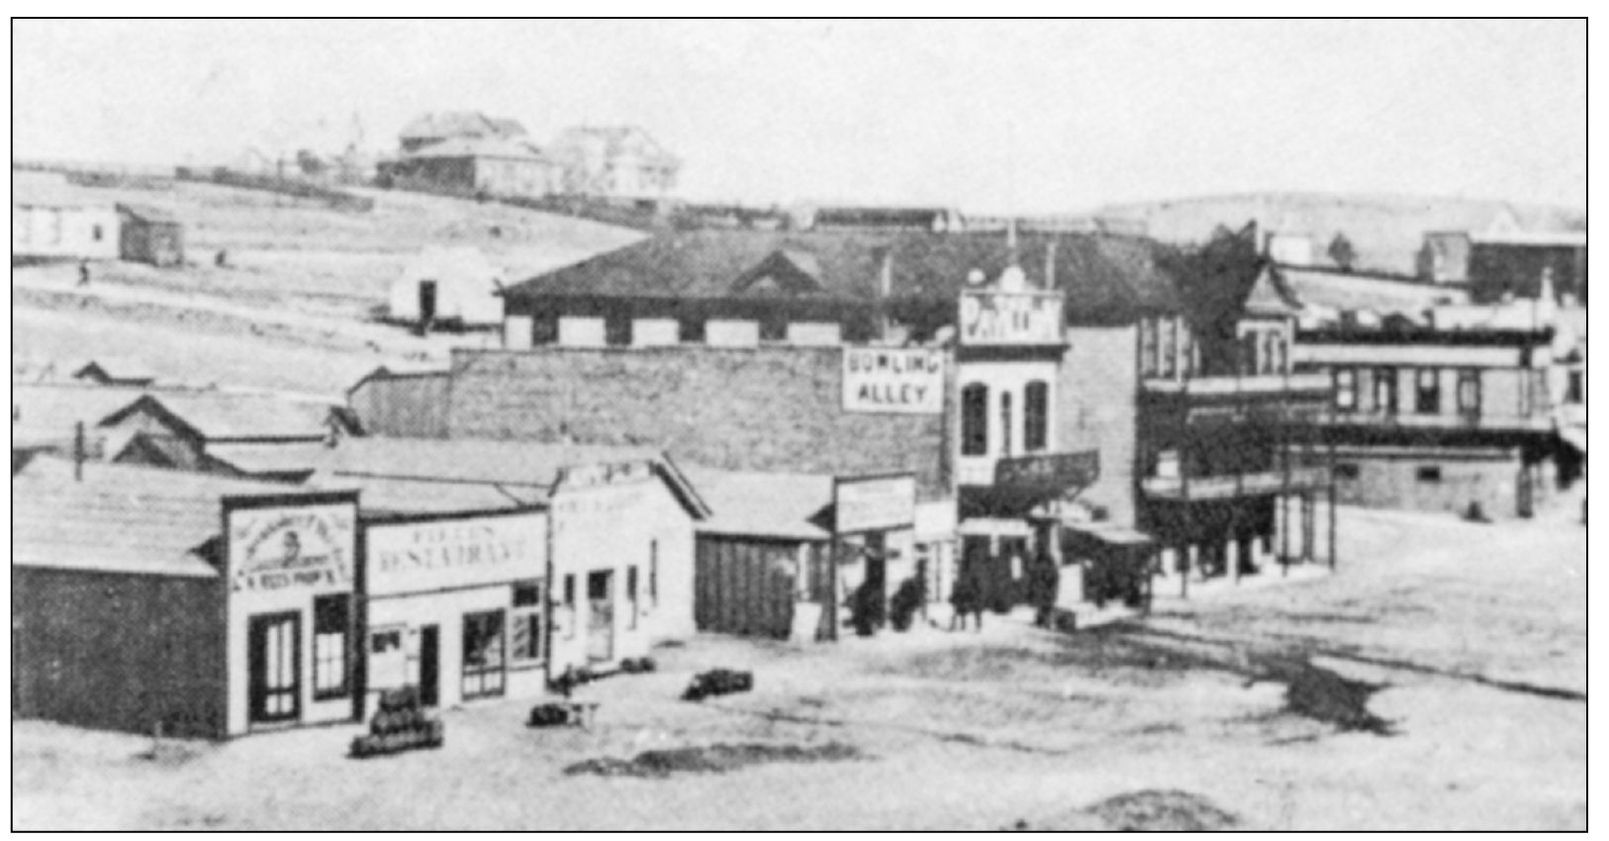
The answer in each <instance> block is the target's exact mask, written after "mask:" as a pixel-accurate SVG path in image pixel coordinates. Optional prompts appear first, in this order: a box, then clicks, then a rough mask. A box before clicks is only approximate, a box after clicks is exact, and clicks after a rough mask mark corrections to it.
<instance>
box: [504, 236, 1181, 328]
mask: <svg viewBox="0 0 1609 841" xmlns="http://www.w3.org/2000/svg"><path fill="white" fill-rule="evenodd" d="M1019 242H1020V246H1019V248H1018V254H1019V257H1020V263H1021V266H1022V268H1023V269H1024V271H1025V272H1026V273H1027V275H1028V278H1029V283H1030V284H1031V285H1033V286H1036V287H1042V286H1043V285H1044V281H1045V262H1046V259H1045V258H1046V254H1047V250H1048V249H1049V247H1050V246H1051V244H1052V243H1054V245H1055V248H1056V252H1055V274H1056V277H1055V281H1056V285H1057V286H1058V287H1059V288H1061V289H1064V290H1066V291H1067V293H1068V303H1067V308H1068V314H1069V317H1070V318H1071V319H1073V320H1075V321H1083V320H1090V321H1100V320H1107V319H1109V318H1112V317H1119V318H1121V317H1126V316H1127V315H1129V314H1132V313H1133V312H1136V311H1145V310H1165V311H1171V310H1174V309H1176V308H1177V307H1178V306H1179V297H1178V293H1177V290H1176V288H1175V286H1174V283H1173V279H1172V278H1171V277H1170V276H1168V275H1167V273H1166V272H1165V271H1164V270H1163V269H1162V268H1161V267H1160V266H1158V264H1157V256H1158V249H1159V246H1158V245H1157V244H1156V243H1152V242H1150V241H1147V240H1142V239H1137V238H1128V237H1111V236H1100V235H1088V234H1026V235H1023V236H1021V237H1019ZM805 255H808V259H807V258H806V256H805ZM885 256H887V257H888V259H890V260H891V263H890V269H891V276H892V277H891V281H892V283H891V291H892V294H893V296H894V297H895V298H918V299H927V300H935V301H937V300H945V301H949V300H954V299H955V297H956V296H957V294H958V293H959V291H960V289H961V288H962V286H963V285H964V283H965V279H966V276H967V275H968V273H969V272H970V271H971V270H973V269H981V270H982V271H983V272H984V273H985V275H987V276H988V277H991V278H993V277H997V276H999V274H1000V272H1001V271H1003V270H1004V269H1005V268H1006V267H1007V266H1008V265H1010V262H1011V251H1010V249H1009V247H1008V245H1007V238H1006V236H1005V235H1004V234H1001V233H994V232H990V233H981V234H980V233H955V234H932V233H919V232H891V231H846V232H776V231H711V230H705V231H686V232H677V233H670V234H665V235H662V236H658V237H654V238H652V239H649V240H645V241H643V242H640V243H636V244H634V245H629V246H626V247H625V248H621V249H617V250H615V251H611V252H608V253H605V254H602V255H598V256H595V257H592V258H590V259H587V260H584V261H582V262H580V263H576V264H573V265H571V266H567V267H564V268H561V269H558V270H556V271H552V272H548V273H546V274H542V275H538V276H536V277H534V278H531V279H529V280H526V281H524V282H523V283H519V284H516V285H514V286H512V287H510V288H509V289H507V290H505V292H504V295H505V296H507V297H509V298H510V299H540V298H546V297H564V296H572V297H604V298H609V297H620V298H628V297H634V298H659V299H669V298H678V299H687V298H706V299H718V298H729V297H734V296H735V294H736V293H734V291H733V290H734V287H735V286H737V285H739V281H742V280H749V279H753V278H754V277H755V272H756V270H757V269H760V267H761V266H762V264H764V263H766V262H767V261H768V260H769V261H772V264H773V265H781V264H780V263H778V262H777V261H786V265H788V266H790V267H793V268H794V269H796V270H798V271H799V272H800V273H801V274H808V275H812V276H813V278H814V279H816V280H817V281H819V283H820V284H821V286H822V290H823V294H824V295H826V296H828V297H831V298H837V299H840V300H845V301H855V302H866V303H870V302H873V301H875V300H877V299H878V298H879V296H880V295H881V275H882V270H883V265H884V259H885Z"/></svg>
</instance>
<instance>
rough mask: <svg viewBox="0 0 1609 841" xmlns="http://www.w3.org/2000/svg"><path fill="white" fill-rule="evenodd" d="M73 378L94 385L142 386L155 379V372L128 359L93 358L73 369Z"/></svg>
mask: <svg viewBox="0 0 1609 841" xmlns="http://www.w3.org/2000/svg"><path fill="white" fill-rule="evenodd" d="M73 379H75V380H80V381H83V382H86V383H93V384H95V385H107V386H125V387H133V388H143V387H145V386H149V385H150V384H151V383H153V382H155V381H156V374H154V373H152V371H151V369H149V368H147V367H145V366H144V365H143V364H141V363H139V362H136V361H134V360H129V359H107V358H104V357H103V358H101V359H95V360H91V361H89V362H87V363H85V364H84V365H82V366H80V367H79V368H78V369H77V370H75V371H73Z"/></svg>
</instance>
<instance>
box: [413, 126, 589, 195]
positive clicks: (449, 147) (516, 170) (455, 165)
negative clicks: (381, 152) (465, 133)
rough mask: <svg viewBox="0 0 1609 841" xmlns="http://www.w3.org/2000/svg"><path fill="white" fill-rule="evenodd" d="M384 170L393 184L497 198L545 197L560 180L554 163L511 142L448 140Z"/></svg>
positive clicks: (416, 151) (534, 149) (521, 142)
mask: <svg viewBox="0 0 1609 841" xmlns="http://www.w3.org/2000/svg"><path fill="white" fill-rule="evenodd" d="M383 171H384V174H383V176H382V179H381V183H383V184H387V185H389V186H394V187H402V188H405V189H419V190H431V191H442V192H448V193H454V194H458V195H474V196H488V197H497V198H541V197H542V196H545V195H548V194H549V193H552V192H554V191H555V188H556V186H557V182H558V169H557V168H556V167H555V165H554V163H553V161H552V160H550V159H549V158H548V157H547V156H546V155H544V154H543V153H542V151H541V150H540V149H538V148H537V147H536V146H534V145H532V144H530V143H528V142H526V141H524V140H518V139H512V138H482V137H454V138H449V139H447V140H443V141H440V142H437V143H433V144H431V145H428V146H424V147H421V148H418V149H414V150H412V151H405V152H403V153H402V155H401V156H400V157H399V158H397V159H396V160H393V161H389V162H387V163H386V164H385V166H384V167H383Z"/></svg>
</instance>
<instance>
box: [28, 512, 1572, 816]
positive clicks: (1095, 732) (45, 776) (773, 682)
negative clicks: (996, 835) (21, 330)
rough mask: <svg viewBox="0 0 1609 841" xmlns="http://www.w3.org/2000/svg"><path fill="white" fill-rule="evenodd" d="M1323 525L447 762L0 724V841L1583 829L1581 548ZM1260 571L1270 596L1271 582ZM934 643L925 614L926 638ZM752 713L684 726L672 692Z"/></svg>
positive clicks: (1358, 523) (493, 732)
mask: <svg viewBox="0 0 1609 841" xmlns="http://www.w3.org/2000/svg"><path fill="white" fill-rule="evenodd" d="M1579 511H1580V506H1579V501H1578V500H1570V499H1564V500H1559V501H1557V502H1556V504H1555V505H1554V506H1553V507H1552V508H1551V509H1550V510H1549V511H1547V512H1545V514H1544V516H1542V517H1539V518H1538V519H1537V520H1534V521H1530V522H1522V523H1512V522H1510V523H1502V524H1495V525H1475V524H1467V523H1463V522H1459V521H1457V520H1455V519H1452V518H1449V517H1445V516H1438V515H1418V514H1408V513H1401V512H1371V511H1362V510H1355V509H1346V510H1343V511H1342V513H1341V531H1340V533H1341V538H1340V540H1341V543H1340V549H1341V559H1342V565H1341V568H1340V570H1339V571H1338V572H1337V573H1336V574H1335V575H1333V576H1318V577H1312V578H1307V579H1302V580H1295V579H1293V580H1292V581H1290V582H1287V583H1283V584H1279V585H1275V586H1245V587H1242V588H1240V589H1238V590H1218V591H1213V590H1211V589H1210V588H1209V589H1208V590H1206V591H1205V592H1203V593H1202V594H1200V595H1193V597H1192V599H1191V600H1189V601H1180V600H1178V599H1166V600H1163V601H1162V602H1160V603H1159V604H1158V605H1157V609H1156V611H1155V613H1154V615H1153V616H1151V617H1150V618H1148V619H1144V620H1138V619H1131V620H1124V621H1120V622H1116V623H1113V624H1110V625H1107V626H1103V627H1099V628H1092V629H1089V630H1085V631H1081V632H1079V633H1076V634H1071V635H1063V634H1055V633H1051V632H1048V631H1040V630H1036V629H1033V628H1031V627H1029V626H1028V622H1027V621H1026V620H1025V618H1022V617H998V616H993V615H991V616H989V617H988V618H987V619H986V625H987V627H986V628H985V629H984V631H983V632H982V633H973V632H971V631H967V632H959V633H955V634H951V633H947V632H944V631H940V630H937V629H935V628H932V627H919V628H918V629H917V630H915V631H913V632H911V633H909V634H903V635H897V634H884V635H883V636H880V637H878V638H875V639H871V640H863V639H855V638H852V637H851V638H849V639H846V640H845V641H844V642H842V643H840V644H838V645H837V646H832V647H828V646H809V647H804V646H792V645H788V644H782V643H767V642H752V641H745V640H737V639H730V638H721V637H713V636H710V637H701V638H698V639H696V640H693V641H691V642H689V643H688V644H686V645H685V646H680V647H674V648H665V649H662V650H660V651H659V652H658V655H659V665H660V669H659V671H657V672H656V673H653V674H647V675H636V676H620V677H615V678H610V679H607V680H604V681H600V682H597V683H593V684H590V685H587V686H583V687H581V688H580V689H578V690H577V697H579V698H585V699H590V700H596V701H599V702H601V705H602V706H601V708H600V711H599V714H598V717H597V722H596V724H595V726H594V727H593V729H592V730H591V731H582V730H574V729H559V730H529V729H527V728H525V727H524V725H523V722H524V719H525V712H526V710H527V709H528V707H529V704H528V703H525V702H518V701H503V702H493V703H483V704H477V705H474V706H470V707H467V708H464V709H456V710H449V711H447V712H446V713H445V719H446V721H447V743H446V746H445V747H444V748H442V749H441V750H439V751H426V752H415V753H411V754H404V755H400V756H396V757H392V758H384V759H371V760H364V761H355V760H349V759H346V758H345V757H344V753H345V750H346V745H347V743H348V741H349V740H350V738H351V737H352V736H353V735H354V734H356V733H358V732H360V728H359V727H358V726H356V725H353V726H342V727H334V728H321V729H309V730H300V731H291V732H284V733H278V734H273V735H261V736H253V737H249V738H245V739H241V740H238V741H236V742H233V743H229V744H223V745H211V744H199V743H198V744H178V743H168V744H166V745H164V747H163V748H162V749H161V750H160V751H158V752H157V753H156V754H155V755H154V756H153V755H152V753H151V747H152V745H151V740H150V739H148V738H140V737H133V736H125V735H117V734H107V733H94V732H87V731H79V730H73V729H70V728H64V727H59V726H56V725H51V724H44V723H39V722H14V723H13V739H14V741H13V748H12V761H13V769H14V776H13V783H12V786H13V796H14V808H15V811H14V818H13V821H14V826H15V827H17V828H24V829H27V828H34V829H38V828H68V827H72V828H140V829H158V828H164V829H169V828H188V829H207V828H211V829H225V828H228V829H270V828H272V829H292V828H296V829H304V828H305V829H312V828H324V829H401V828H408V829H494V828H495V829H582V828H587V829H631V828H635V829H641V828H664V829H717V828H719V829H924V828H926V829H941V828H943V829H1000V828H1025V829H1098V828H1180V829H1191V828H1246V829H1307V830H1314V829H1477V828H1478V829H1499V828H1503V829H1582V828H1585V826H1586V756H1587V744H1586V738H1585V737H1586V714H1587V705H1586V703H1585V694H1584V693H1585V687H1586V640H1587V637H1586V586H1585V584H1586V579H1585V562H1586V547H1585V539H1586V535H1585V531H1586V530H1585V529H1584V528H1583V527H1582V526H1581V525H1580V523H1579V521H1578V520H1577V519H1576V517H1577V516H1578V514H1579ZM1270 574H1272V575H1277V574H1278V572H1277V570H1276V571H1273V572H1272V573H1270ZM934 618H935V619H938V620H939V624H940V625H943V624H944V621H943V619H944V618H946V617H938V616H935V617H934ZM715 666H725V667H730V668H739V669H751V670H753V672H754V674H755V687H754V691H752V692H749V693H742V694H735V695H727V696H722V697H718V698H711V699H707V700H705V701H703V702H701V703H692V702H686V701H681V700H678V695H679V693H680V690H681V689H682V688H683V687H684V686H685V685H686V684H687V681H688V679H689V678H690V677H691V675H692V674H694V673H695V672H698V671H701V670H704V669H708V668H712V667H715Z"/></svg>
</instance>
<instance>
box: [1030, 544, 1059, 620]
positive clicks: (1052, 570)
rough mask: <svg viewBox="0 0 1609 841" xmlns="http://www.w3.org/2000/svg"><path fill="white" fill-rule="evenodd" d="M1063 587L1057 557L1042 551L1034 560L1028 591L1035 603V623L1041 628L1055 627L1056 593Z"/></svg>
mask: <svg viewBox="0 0 1609 841" xmlns="http://www.w3.org/2000/svg"><path fill="white" fill-rule="evenodd" d="M1060 587H1061V570H1059V569H1057V568H1056V559H1055V558H1052V557H1051V556H1050V555H1049V554H1047V553H1040V555H1039V557H1038V559H1036V560H1035V561H1034V567H1033V572H1032V574H1031V578H1030V579H1029V584H1028V592H1029V597H1030V598H1031V599H1032V601H1033V605H1034V624H1035V625H1037V626H1039V627H1041V628H1050V627H1053V620H1054V618H1055V613H1056V593H1057V590H1058V589H1059V588H1060Z"/></svg>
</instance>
